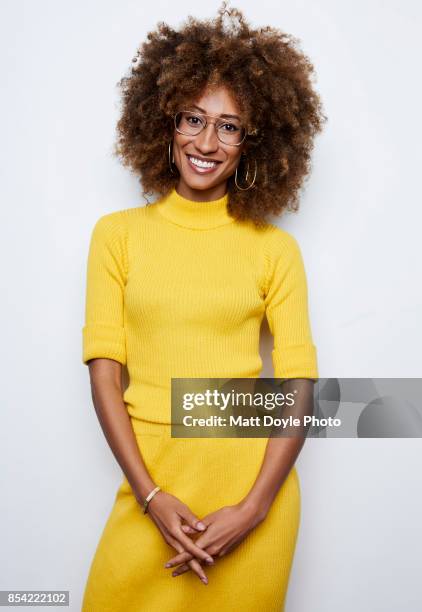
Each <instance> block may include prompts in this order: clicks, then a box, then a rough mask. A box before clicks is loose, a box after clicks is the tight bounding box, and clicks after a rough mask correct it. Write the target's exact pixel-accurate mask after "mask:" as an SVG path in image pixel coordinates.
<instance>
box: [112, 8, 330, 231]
mask: <svg viewBox="0 0 422 612" xmlns="http://www.w3.org/2000/svg"><path fill="white" fill-rule="evenodd" d="M133 62H136V63H134V64H133V65H132V66H131V68H130V70H129V72H130V74H128V75H126V76H124V77H123V78H122V79H121V80H120V81H119V82H118V84H117V86H118V87H119V88H120V89H121V92H122V113H121V116H120V119H119V121H118V123H117V134H118V138H117V142H116V144H115V150H114V152H115V154H117V156H119V157H120V159H121V161H122V163H123V165H124V166H127V167H130V168H131V169H132V171H134V172H135V173H136V174H139V175H140V177H141V178H140V182H141V183H142V186H143V188H144V190H145V191H144V194H145V193H148V192H150V193H152V192H156V193H158V194H160V195H165V194H166V193H168V192H169V191H170V189H172V188H173V187H175V186H176V185H177V183H178V180H179V176H178V175H176V176H175V175H173V174H171V172H170V169H169V164H168V145H169V142H170V140H171V139H172V136H173V130H174V123H173V115H174V113H175V112H177V110H178V109H180V108H181V107H183V106H185V105H186V104H187V103H190V102H192V101H194V100H196V99H197V97H199V96H200V94H201V93H202V92H203V90H204V89H205V87H206V86H207V85H209V84H219V85H224V86H226V87H228V88H229V90H231V92H232V93H233V94H234V97H235V100H236V101H237V104H238V106H239V108H240V110H241V115H242V118H243V121H244V122H245V125H246V126H247V129H248V131H253V130H254V129H256V130H257V134H256V135H254V136H248V137H247V153H248V161H250V163H251V164H252V165H251V166H250V167H251V168H252V169H254V164H255V161H256V163H257V167H258V172H257V176H256V182H255V185H254V187H253V188H252V189H250V190H248V191H238V190H237V188H236V186H235V184H234V177H233V176H232V177H230V178H229V180H228V184H227V189H228V194H229V203H228V209H229V213H230V214H231V215H232V216H233V217H235V218H236V219H238V220H244V219H250V220H252V221H253V222H254V223H255V224H256V225H263V224H265V223H266V217H267V215H269V214H276V215H277V214H280V213H281V212H282V211H283V210H284V209H288V210H292V211H296V210H298V208H299V191H300V188H301V187H302V185H303V183H304V180H305V178H306V177H307V175H308V174H309V172H310V168H311V152H312V149H313V141H314V136H315V135H316V134H317V133H318V132H319V131H321V129H322V125H323V123H324V121H325V120H326V117H325V115H324V114H323V112H322V105H321V100H320V97H319V95H318V94H317V92H316V91H315V90H314V89H313V87H312V81H313V78H314V68H313V66H312V64H311V62H310V60H309V58H308V57H307V56H306V55H305V54H304V53H303V52H302V51H301V50H300V49H299V48H298V40H297V39H296V38H293V37H292V36H291V35H288V34H286V33H284V32H282V31H280V30H278V29H275V28H273V27H271V26H266V27H261V28H258V29H253V28H252V27H251V26H250V25H249V24H248V23H247V22H246V20H245V18H244V17H243V14H242V13H241V12H240V11H239V10H238V9H235V8H232V9H230V10H227V3H226V2H223V4H222V7H221V8H220V9H219V11H218V16H217V17H216V18H215V19H213V20H204V21H199V20H197V19H195V18H193V17H191V16H189V17H188V18H187V20H186V22H185V23H184V24H183V27H182V28H181V29H179V30H174V29H172V28H171V27H170V26H168V25H167V24H166V23H163V22H160V23H159V24H158V26H157V29H156V30H155V31H153V32H149V33H148V35H147V41H146V42H144V43H143V44H142V45H141V47H140V48H139V50H138V52H137V56H136V57H135V58H134V60H133ZM239 171H240V169H239Z"/></svg>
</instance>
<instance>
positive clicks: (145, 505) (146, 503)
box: [143, 487, 161, 514]
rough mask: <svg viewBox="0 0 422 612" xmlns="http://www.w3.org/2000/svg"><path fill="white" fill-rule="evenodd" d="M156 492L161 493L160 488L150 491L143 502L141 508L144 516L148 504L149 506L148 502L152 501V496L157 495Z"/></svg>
mask: <svg viewBox="0 0 422 612" xmlns="http://www.w3.org/2000/svg"><path fill="white" fill-rule="evenodd" d="M158 491H161V488H160V487H155V489H153V490H152V491H151V493H149V494H148V495H147V497H146V498H145V501H144V503H143V506H144V514H146V513H147V512H148V504H149V502H150V501H151V500H152V498H153V497H154V495H155V494H156V493H158Z"/></svg>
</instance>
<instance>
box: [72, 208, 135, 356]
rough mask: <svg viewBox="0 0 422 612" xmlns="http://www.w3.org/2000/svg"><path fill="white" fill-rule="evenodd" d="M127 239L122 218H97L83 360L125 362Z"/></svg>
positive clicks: (111, 215)
mask: <svg viewBox="0 0 422 612" xmlns="http://www.w3.org/2000/svg"><path fill="white" fill-rule="evenodd" d="M126 248H127V240H126V236H125V231H124V226H123V224H122V216H121V213H119V212H114V213H109V214H107V215H104V216H102V217H100V219H98V221H97V222H96V224H95V226H94V229H93V230H92V234H91V241H90V245H89V252H88V262H87V270H86V298H85V325H84V327H83V329H82V338H83V349H82V361H83V363H84V364H86V363H88V361H89V360H90V359H94V358H97V357H103V358H108V359H114V360H115V361H119V362H120V363H121V364H123V365H124V364H125V363H126V338H125V329H124V288H125V284H126V277H127V251H126Z"/></svg>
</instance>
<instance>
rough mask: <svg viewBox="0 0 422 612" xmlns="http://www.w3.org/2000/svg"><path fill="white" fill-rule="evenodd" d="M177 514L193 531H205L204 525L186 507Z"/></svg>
mask: <svg viewBox="0 0 422 612" xmlns="http://www.w3.org/2000/svg"><path fill="white" fill-rule="evenodd" d="M178 514H179V515H180V516H181V517H182V518H184V519H185V521H186V522H187V524H188V525H189V526H190V527H193V529H195V530H196V531H205V529H206V528H207V526H206V525H205V523H203V522H202V521H201V519H200V518H199V517H198V516H196V515H195V514H194V513H193V512H191V510H189V508H188V507H186V509H185V510H183V511H180V512H179V513H178Z"/></svg>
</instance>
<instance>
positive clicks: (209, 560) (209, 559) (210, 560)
mask: <svg viewBox="0 0 422 612" xmlns="http://www.w3.org/2000/svg"><path fill="white" fill-rule="evenodd" d="M205 561H206V562H207V563H214V559H212V558H211V557H207V558H206V559H205Z"/></svg>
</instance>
